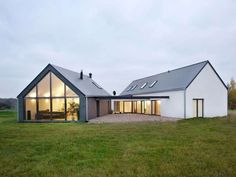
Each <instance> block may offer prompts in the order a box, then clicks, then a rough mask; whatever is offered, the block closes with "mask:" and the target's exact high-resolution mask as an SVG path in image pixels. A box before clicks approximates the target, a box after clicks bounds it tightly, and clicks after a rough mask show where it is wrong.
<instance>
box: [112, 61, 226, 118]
mask: <svg viewBox="0 0 236 177" xmlns="http://www.w3.org/2000/svg"><path fill="white" fill-rule="evenodd" d="M117 99H118V100H116V101H114V111H115V112H117V113H140V114H151V115H161V116H164V117H178V118H192V117H216V116H225V115H227V110H228V107H227V86H226V85H225V83H224V82H223V80H222V79H221V78H220V76H219V75H218V73H217V72H216V71H215V69H214V68H213V66H212V65H211V63H210V62H209V61H203V62H200V63H196V64H193V65H189V66H185V67H182V68H178V69H175V70H170V71H167V72H164V73H160V74H157V75H153V76H149V77H145V78H141V79H137V80H134V81H133V82H131V83H130V84H129V85H128V86H127V87H126V88H125V90H124V91H123V92H122V93H121V94H120V96H118V97H117Z"/></svg>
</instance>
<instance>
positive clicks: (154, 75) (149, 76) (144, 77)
mask: <svg viewBox="0 0 236 177" xmlns="http://www.w3.org/2000/svg"><path fill="white" fill-rule="evenodd" d="M204 62H209V60H204V61H201V62H198V63H194V64H191V65H186V66H183V67H180V68H176V69H172V70H168V71H169V72H170V71H176V70H179V69H183V68H187V67H191V66H194V65H198V64H200V63H204ZM168 71H165V72H161V73H158V74H153V75H151V76H147V77H142V78H140V79H135V80H133V82H134V81H138V80H142V79H146V78H149V77H153V76H157V75H161V74H164V73H168Z"/></svg>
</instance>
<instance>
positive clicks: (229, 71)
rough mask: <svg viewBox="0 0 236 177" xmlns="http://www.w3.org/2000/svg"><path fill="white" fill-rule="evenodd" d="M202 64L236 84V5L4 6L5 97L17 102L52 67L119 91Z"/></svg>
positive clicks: (138, 1) (223, 0) (104, 1)
mask: <svg viewBox="0 0 236 177" xmlns="http://www.w3.org/2000/svg"><path fill="white" fill-rule="evenodd" d="M203 60H209V61H210V62H211V63H212V65H213V66H214V67H215V69H216V70H217V72H218V73H219V74H220V76H221V77H222V79H223V80H224V81H225V82H226V83H227V82H229V80H230V78H231V77H234V78H236V1H235V0H198V1H196V0H195V1H191V0H178V1H172V0H171V1H170V0H145V1H144V0H112V1H111V0H93V1H90V0H86V1H80V0H64V1H60V0H40V1H39V0H0V97H16V96H17V95H18V94H19V92H21V91H22V90H23V89H24V88H25V87H26V85H27V84H29V83H30V82H31V80H33V79H34V77H35V76H36V75H37V74H38V73H39V72H40V71H41V70H42V69H43V68H44V67H45V66H46V65H47V64H48V63H53V64H56V65H59V66H62V67H65V68H68V69H71V70H75V71H78V72H80V70H81V69H83V70H84V73H85V74H87V73H89V72H92V73H93V78H94V79H95V80H96V82H98V83H99V84H100V85H101V86H102V87H104V88H105V89H106V90H107V91H109V92H110V93H111V92H112V91H113V90H116V91H117V92H118V93H120V92H121V91H122V90H123V89H124V88H125V87H126V86H127V84H129V82H131V81H132V80H134V79H138V78H141V77H145V76H149V75H152V74H157V73H160V72H163V71H167V70H171V69H174V68H177V67H181V66H184V65H188V64H192V63H195V62H199V61H203Z"/></svg>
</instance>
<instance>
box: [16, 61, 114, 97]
mask: <svg viewBox="0 0 236 177" xmlns="http://www.w3.org/2000/svg"><path fill="white" fill-rule="evenodd" d="M48 72H53V73H54V74H55V75H56V76H57V77H58V78H60V79H61V80H62V81H63V82H64V83H66V84H67V85H68V86H69V87H71V89H72V90H73V91H74V92H76V93H77V94H79V93H81V94H83V95H84V96H87V97H93V96H109V95H110V94H109V93H108V92H107V91H106V90H104V89H103V88H102V87H101V86H99V85H98V84H97V83H96V82H95V81H94V80H93V79H92V78H90V77H89V76H87V75H84V74H83V79H80V73H78V72H74V71H71V70H68V69H65V68H62V67H59V66H56V65H52V64H48V65H47V66H46V67H45V68H44V69H43V70H42V71H41V72H40V73H39V75H38V76H37V77H36V78H35V79H34V80H33V81H32V82H31V83H30V84H29V85H28V86H27V87H26V88H25V89H24V90H23V91H22V92H21V93H20V94H19V95H18V96H17V97H18V98H19V97H24V96H25V95H26V94H27V93H28V92H29V91H30V90H31V89H32V88H33V87H34V86H35V85H36V84H37V83H38V82H39V81H41V79H42V78H43V77H44V76H45V75H46V74H47V73H48Z"/></svg>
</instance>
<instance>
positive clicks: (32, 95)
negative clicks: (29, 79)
mask: <svg viewBox="0 0 236 177" xmlns="http://www.w3.org/2000/svg"><path fill="white" fill-rule="evenodd" d="M26 97H29V98H35V97H36V87H34V88H33V89H32V90H31V91H30V92H29V93H28V94H27V95H26Z"/></svg>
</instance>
